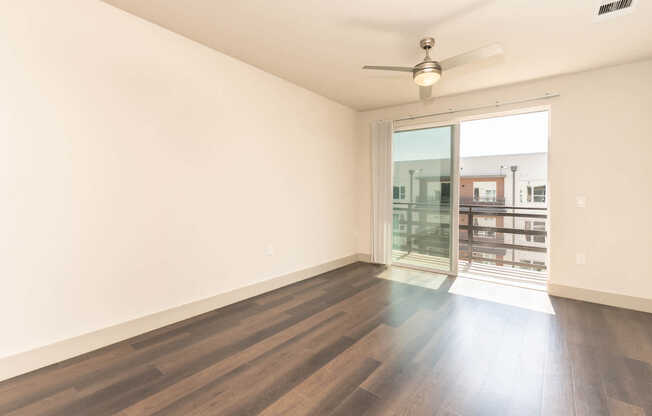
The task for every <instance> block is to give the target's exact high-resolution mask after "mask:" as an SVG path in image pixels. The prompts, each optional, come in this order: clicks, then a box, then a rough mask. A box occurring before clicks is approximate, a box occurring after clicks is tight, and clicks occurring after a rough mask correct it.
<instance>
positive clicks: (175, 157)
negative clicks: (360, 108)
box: [0, 0, 357, 357]
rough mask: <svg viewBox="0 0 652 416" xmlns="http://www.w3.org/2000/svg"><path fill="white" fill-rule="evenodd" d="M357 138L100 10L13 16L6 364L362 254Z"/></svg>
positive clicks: (287, 92)
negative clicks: (120, 325) (358, 222)
mask: <svg viewBox="0 0 652 416" xmlns="http://www.w3.org/2000/svg"><path fill="white" fill-rule="evenodd" d="M354 124H355V112H354V111H353V110H351V109H349V108H346V107H344V106H342V105H339V104H336V103H334V102H331V101H329V100H327V99H325V98H322V97H320V96H318V95H315V94H314V93H312V92H309V91H307V90H304V89H301V88H299V87H297V86H295V85H293V84H290V83H288V82H285V81H283V80H281V79H279V78H276V77H274V76H272V75H269V74H267V73H265V72H262V71H260V70H258V69H256V68H253V67H251V66H249V65H246V64H244V63H242V62H239V61H237V60H234V59H232V58H229V57H227V56H225V55H222V54H220V53H217V52H215V51H213V50H211V49H208V48H206V47H204V46H201V45H199V44H197V43H194V42H192V41H190V40H188V39H186V38H183V37H181V36H178V35H176V34H173V33H171V32H169V31H167V30H164V29H162V28H160V27H158V26H155V25H153V24H150V23H147V22H145V21H143V20H141V19H139V18H136V17H134V16H132V15H129V14H127V13H125V12H123V11H120V10H118V9H115V8H113V7H111V6H109V5H107V4H104V3H101V2H99V1H96V0H61V1H56V2H55V1H51V2H49V1H48V2H46V1H39V0H21V1H3V2H2V4H1V12H0V126H2V127H0V128H1V129H2V130H0V143H1V147H0V155H1V156H0V157H1V158H2V159H1V160H0V166H1V168H0V169H1V170H0V192H1V195H2V203H1V204H0V230H2V235H3V237H4V238H3V239H2V240H1V241H0V244H1V247H0V279H1V280H2V290H1V291H0V327H1V328H2V342H1V343H0V357H2V356H8V355H12V354H16V353H18V352H21V351H26V350H30V349H32V348H35V347H39V346H43V345H46V344H50V343H53V342H55V341H58V340H63V339H66V338H70V337H74V336H76V335H80V334H83V333H87V332H89V331H93V330H96V329H100V328H104V327H107V326H110V325H113V324H117V323H120V322H124V321H127V320H130V319H134V318H137V317H141V316H144V315H148V314H151V313H154V312H157V311H161V310H164V309H167V308H171V307H174V306H177V305H182V304H186V303H189V302H192V301H195V300H199V299H203V298H207V297H210V296H213V295H216V294H219V293H223V292H226V291H229V290H232V289H235V288H239V287H243V286H246V285H249V284H252V283H255V282H258V281H261V280H265V279H269V278H271V277H274V276H277V275H281V274H285V273H289V272H293V271H296V270H300V269H304V268H307V267H311V266H315V265H318V264H322V263H325V262H328V261H330V260H334V259H338V258H341V257H344V256H349V255H352V254H354V253H356V244H355V231H356V230H355V226H354V220H355V218H354V215H353V214H354V212H355V211H356V204H357V202H356V198H357V197H356V195H355V186H356V184H355V181H354V180H353V179H352V178H353V177H354V176H355V168H354V166H355V160H354V154H353V149H354ZM268 244H272V245H273V246H274V251H275V253H274V255H273V256H266V255H265V250H266V247H267V245H268Z"/></svg>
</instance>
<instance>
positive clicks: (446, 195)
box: [441, 182, 451, 204]
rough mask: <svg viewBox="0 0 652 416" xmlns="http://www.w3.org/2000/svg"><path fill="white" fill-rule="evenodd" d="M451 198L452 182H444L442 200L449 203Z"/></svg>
mask: <svg viewBox="0 0 652 416" xmlns="http://www.w3.org/2000/svg"><path fill="white" fill-rule="evenodd" d="M450 200H451V184H450V182H442V184H441V202H443V203H445V204H447V203H449V202H450Z"/></svg>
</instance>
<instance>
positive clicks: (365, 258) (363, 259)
mask: <svg viewBox="0 0 652 416" xmlns="http://www.w3.org/2000/svg"><path fill="white" fill-rule="evenodd" d="M358 261H361V262H363V263H371V254H362V253H358Z"/></svg>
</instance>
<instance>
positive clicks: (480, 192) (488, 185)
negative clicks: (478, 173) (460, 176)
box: [473, 182, 496, 202]
mask: <svg viewBox="0 0 652 416" xmlns="http://www.w3.org/2000/svg"><path fill="white" fill-rule="evenodd" d="M473 200H474V201H476V202H496V182H473Z"/></svg>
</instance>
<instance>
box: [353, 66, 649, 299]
mask: <svg viewBox="0 0 652 416" xmlns="http://www.w3.org/2000/svg"><path fill="white" fill-rule="evenodd" d="M546 92H550V93H553V92H558V93H560V94H561V97H559V98H554V99H550V100H548V101H545V102H539V103H530V104H524V105H520V106H511V107H501V108H500V109H499V110H497V111H505V110H508V109H510V108H512V109H513V108H517V107H531V106H537V105H542V104H549V105H550V106H551V127H552V128H551V142H550V160H549V169H550V172H549V177H550V191H549V192H550V208H551V245H552V249H551V282H552V283H555V284H558V285H567V286H573V287H578V288H584V289H591V290H597V291H604V292H611V293H616V294H621V295H629V296H636V297H645V298H652V256H651V255H650V253H651V252H652V215H650V213H649V211H650V209H649V208H650V207H651V206H652V192H648V191H647V190H648V189H651V188H652V168H651V166H652V61H649V60H648V61H644V62H638V63H633V64H628V65H622V66H617V67H611V68H605V69H600V70H595V71H590V72H584V73H578V74H572V75H565V76H559V77H555V78H548V79H543V80H538V81H534V82H528V83H523V84H515V85H511V86H506V87H500V88H493V89H488V90H483V91H478V92H473V93H468V94H462V95H458V96H451V97H443V98H436V99H435V100H433V101H432V102H429V103H426V104H423V103H417V104H410V105H404V106H399V107H393V108H387V109H382V110H376V111H369V112H364V113H360V114H359V116H358V123H357V136H358V141H357V150H356V159H357V160H358V163H359V164H358V172H357V175H358V189H359V191H358V193H359V195H360V201H361V202H360V205H359V206H358V226H359V227H358V251H359V252H361V253H369V251H370V237H369V235H370V214H369V213H370V200H371V196H370V191H371V180H370V175H369V172H370V167H369V165H370V155H369V149H370V147H369V122H370V121H371V120H377V119H395V118H400V117H402V116H406V115H416V114H427V113H434V112H438V111H447V110H448V109H449V108H461V107H471V106H476V105H485V104H489V103H493V102H495V101H507V100H515V99H524V98H528V97H532V96H539V95H543V94H544V93H546ZM482 112H484V113H487V112H488V111H487V110H485V111H480V112H476V113H482ZM472 114H473V113H462V114H457V115H456V116H460V117H466V116H470V115H472ZM450 117H451V116H448V117H439V118H433V119H431V120H433V121H441V120H445V119H447V118H450ZM578 195H582V196H585V197H586V198H587V206H586V208H577V207H576V196H578ZM576 253H585V254H586V264H585V265H577V264H576Z"/></svg>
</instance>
